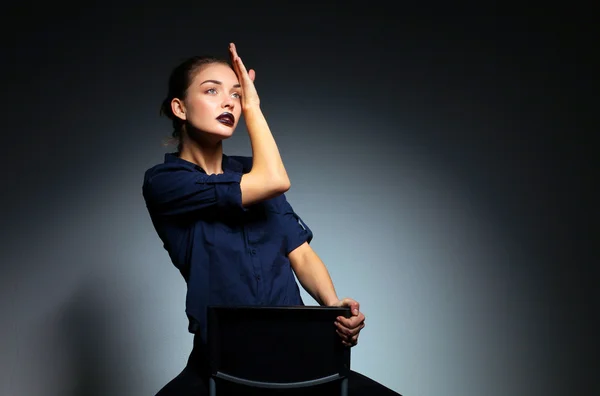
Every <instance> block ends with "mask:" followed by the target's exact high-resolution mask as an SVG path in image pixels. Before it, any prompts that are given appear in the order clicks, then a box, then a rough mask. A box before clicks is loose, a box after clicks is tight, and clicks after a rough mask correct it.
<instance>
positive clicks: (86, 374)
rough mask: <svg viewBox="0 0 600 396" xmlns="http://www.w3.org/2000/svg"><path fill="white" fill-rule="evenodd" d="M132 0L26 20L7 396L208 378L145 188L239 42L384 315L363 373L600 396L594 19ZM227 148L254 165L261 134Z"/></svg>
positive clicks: (375, 326) (505, 391)
mask: <svg viewBox="0 0 600 396" xmlns="http://www.w3.org/2000/svg"><path fill="white" fill-rule="evenodd" d="M119 4H120V6H118V7H117V6H114V7H113V6H109V5H107V3H105V5H104V6H102V7H100V6H95V7H93V8H91V9H88V10H83V9H73V8H71V9H70V11H66V10H69V9H68V8H65V11H64V12H63V11H59V10H58V9H57V8H53V9H50V8H48V9H40V8H38V7H37V6H36V7H34V6H33V5H26V6H19V7H17V6H11V7H9V8H8V9H7V10H6V12H5V13H4V14H3V17H2V21H1V22H2V31H3V35H2V38H1V40H2V46H3V49H4V51H2V52H3V54H2V57H3V60H2V68H3V73H2V77H3V89H2V91H1V95H2V107H1V109H2V110H1V111H2V114H1V115H2V117H1V120H2V125H3V137H4V139H3V140H4V144H3V146H4V152H3V155H2V157H1V160H0V161H1V164H2V166H3V168H2V169H3V172H2V183H1V186H2V196H1V199H2V212H3V213H2V223H1V224H2V228H1V229H2V249H1V265H2V266H1V272H0V280H1V285H0V286H1V288H0V315H1V317H2V326H1V327H0V394H1V395H6V396H21V395H27V396H30V395H31V396H34V395H40V396H41V395H44V396H51V395H52V396H54V395H56V396H76V395H77V396H80V395H85V396H96V395H98V396H100V395H111V396H121V395H123V396H130V395H136V396H137V395H152V394H154V393H155V392H156V391H157V390H158V389H159V388H160V387H161V386H162V385H164V384H165V383H166V382H167V381H168V380H170V379H171V378H172V377H174V376H175V375H176V374H177V373H179V371H180V370H181V369H182V368H183V366H184V364H185V360H186V358H187V354H188V353H189V350H190V348H191V340H192V338H191V335H189V334H188V333H187V331H186V330H187V321H186V317H185V313H184V298H185V287H184V286H185V285H184V282H183V280H182V279H181V277H180V275H179V273H178V272H177V271H176V270H175V268H174V267H173V266H172V265H171V264H170V262H169V260H168V257H167V254H166V252H165V251H164V250H163V249H162V246H161V244H160V242H159V240H158V237H157V236H156V235H155V232H154V229H153V228H152V224H151V222H150V220H149V217H148V214H147V212H146V209H145V206H144V202H143V199H142V196H141V183H142V176H143V172H144V170H145V169H146V168H148V167H150V166H152V165H154V164H155V163H157V162H160V161H162V156H163V153H164V152H165V151H168V150H169V149H168V148H165V147H163V146H162V145H161V142H162V140H163V138H165V137H166V136H168V134H169V133H170V128H169V123H168V122H167V120H165V119H161V118H159V117H158V107H159V104H160V102H161V100H162V98H163V95H164V94H165V90H166V81H167V77H168V73H169V72H170V70H171V68H172V67H173V66H174V65H175V64H176V63H177V62H179V61H180V60H182V59H183V58H184V57H187V56H189V55H192V54H197V53H213V54H217V55H221V56H226V47H227V43H228V42H229V41H235V42H236V43H237V44H238V46H239V50H240V54H241V56H242V57H243V59H244V60H245V62H246V64H247V65H248V66H249V67H253V68H255V69H256V70H257V82H256V84H257V87H258V91H259V93H260V95H261V100H262V105H263V109H264V112H265V114H266V116H267V119H268V121H269V123H270V125H271V128H272V130H273V132H274V135H275V137H276V140H277V142H278V144H279V147H280V149H281V152H282V155H283V158H284V161H285V163H286V165H287V169H288V171H289V174H290V176H291V180H292V188H291V190H290V191H289V193H288V194H287V195H288V198H289V200H290V201H291V203H292V205H293V206H294V208H295V209H296V211H297V212H298V213H299V214H300V215H301V216H302V217H303V219H304V220H305V221H306V223H308V224H309V225H310V226H311V228H312V229H313V231H314V233H315V239H314V242H313V243H312V245H313V247H314V249H315V250H316V251H317V252H318V253H319V254H320V256H321V257H322V258H323V260H324V262H325V263H326V264H327V266H328V268H329V270H330V272H331V274H332V277H333V279H334V282H335V284H336V287H337V290H338V293H339V295H340V296H350V297H353V298H355V299H356V300H358V301H359V302H360V303H361V306H362V309H363V311H364V312H365V314H366V316H367V327H366V328H365V330H364V331H363V333H362V335H361V341H360V344H359V345H358V346H357V347H356V348H354V349H353V369H354V370H356V371H359V372H361V373H363V374H365V375H368V376H370V377H371V378H373V379H375V380H377V381H379V382H381V383H383V384H385V385H387V386H388V387H390V388H392V389H394V390H396V391H398V392H400V393H402V394H403V395H410V396H417V395H419V396H421V395H423V396H441V395H445V396H465V395H486V396H501V395H502V396H504V395H559V394H560V395H564V394H571V395H574V394H586V395H592V394H600V384H599V380H598V377H599V376H598V372H599V369H600V367H599V358H598V342H597V341H596V337H597V334H598V333H599V330H600V329H599V326H598V324H597V320H596V319H597V317H598V312H599V309H598V308H599V296H598V288H597V285H598V270H597V266H598V261H597V257H596V256H593V254H592V253H593V252H592V248H594V247H595V246H596V245H597V236H594V235H593V234H592V233H591V230H592V225H596V224H597V217H596V216H597V208H592V206H591V205H590V204H591V203H592V202H594V200H593V199H592V193H593V189H592V187H591V184H592V181H593V179H592V175H593V168H592V166H593V164H592V153H593V150H592V146H591V139H590V135H588V134H585V133H584V130H585V129H586V128H587V127H589V126H590V125H591V117H589V114H590V110H591V109H593V108H597V105H598V100H597V91H595V90H594V88H593V83H594V80H593V77H594V75H593V73H592V71H593V70H595V67H596V65H593V64H592V63H591V62H592V61H593V58H592V53H593V52H594V51H595V47H594V45H595V44H593V41H592V40H591V38H590V32H591V30H590V29H589V28H588V26H589V25H588V24H587V22H588V21H586V20H585V19H581V17H579V18H571V17H569V18H567V17H563V18H562V19H556V18H554V19H550V18H548V17H547V16H543V17H541V16H540V17H537V18H535V17H533V16H529V17H527V18H525V17H523V18H515V17H510V18H507V17H494V18H490V17H483V16H481V14H480V16H477V17H475V16H469V17H467V16H465V15H467V14H468V12H469V10H467V9H462V10H450V9H447V10H438V11H439V15H453V16H445V17H435V18H434V17H431V16H430V17H427V18H425V17H419V18H417V17H416V16H413V15H409V12H408V11H409V10H407V9H406V8H403V6H402V5H401V6H400V8H403V9H402V10H401V11H399V13H395V12H392V11H391V10H389V9H386V8H384V7H379V8H373V7H372V6H371V7H365V6H362V7H358V6H357V7H354V6H349V5H348V3H346V5H345V6H343V7H334V6H319V7H318V8H314V7H313V8H308V6H302V7H295V6H291V7H289V8H290V10H289V11H287V12H283V11H281V10H275V9H269V8H266V7H264V8H262V9H260V10H258V9H256V8H247V9H246V10H243V9H241V8H239V7H229V8H227V6H231V5H232V4H230V3H227V4H225V3H222V4H221V5H223V6H224V7H223V8H218V7H208V6H207V5H206V4H203V3H199V2H196V3H185V4H181V5H180V6H177V7H174V5H170V7H171V8H169V10H166V7H164V8H165V9H162V10H161V9H158V8H141V7H137V8H131V9H127V8H126V7H124V3H119ZM215 4H216V3H215ZM54 6H56V5H54ZM470 11H472V14H471V15H475V14H476V12H477V10H470ZM546 11H547V10H546ZM67 12H71V13H73V14H72V15H71V16H67V15H66V13H67ZM457 15H463V16H462V17H458V16H457ZM11 21H12V22H15V21H16V22H18V24H17V25H18V26H17V27H15V28H10V27H9V26H8V23H9V22H11ZM225 151H226V152H227V153H229V154H244V155H248V154H250V148H249V144H248V139H247V135H246V133H245V129H244V127H243V126H240V128H239V129H238V130H237V131H236V134H235V135H234V137H233V138H232V139H230V140H229V141H227V142H226V143H225ZM594 184H597V183H594ZM303 296H304V298H305V302H306V303H307V304H314V301H313V300H312V299H311V298H310V297H309V296H308V295H307V294H306V293H304V294H303Z"/></svg>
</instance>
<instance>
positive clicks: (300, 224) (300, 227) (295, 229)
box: [280, 196, 313, 255]
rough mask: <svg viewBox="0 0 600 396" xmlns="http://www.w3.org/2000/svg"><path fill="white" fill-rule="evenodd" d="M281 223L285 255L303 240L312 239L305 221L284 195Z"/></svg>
mask: <svg viewBox="0 0 600 396" xmlns="http://www.w3.org/2000/svg"><path fill="white" fill-rule="evenodd" d="M280 211H281V218H282V220H281V224H282V228H283V233H284V235H285V241H286V252H285V253H286V255H287V254H289V253H290V252H291V251H293V250H294V249H296V248H297V247H298V246H300V245H302V244H303V243H304V242H308V243H310V241H311V240H312V239H313V232H312V231H311V229H310V228H309V227H308V225H306V223H305V222H304V221H303V220H302V219H301V218H300V216H298V214H297V213H296V212H295V211H294V209H293V208H292V206H291V205H290V204H289V202H288V201H287V199H285V196H283V199H282V202H281V206H280Z"/></svg>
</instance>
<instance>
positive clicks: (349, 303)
mask: <svg viewBox="0 0 600 396" xmlns="http://www.w3.org/2000/svg"><path fill="white" fill-rule="evenodd" d="M342 306H344V307H349V308H350V312H352V315H358V313H359V312H360V304H359V303H358V301H355V300H353V299H351V298H344V299H343V300H342Z"/></svg>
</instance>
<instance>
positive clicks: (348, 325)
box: [333, 298, 365, 347]
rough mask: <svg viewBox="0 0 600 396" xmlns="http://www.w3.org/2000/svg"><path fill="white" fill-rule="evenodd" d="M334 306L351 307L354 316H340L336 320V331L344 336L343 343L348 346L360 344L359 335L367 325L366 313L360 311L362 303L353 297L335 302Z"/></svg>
mask: <svg viewBox="0 0 600 396" xmlns="http://www.w3.org/2000/svg"><path fill="white" fill-rule="evenodd" d="M333 306H334V307H350V312H351V313H352V316H350V317H349V318H345V317H343V316H338V317H337V320H336V321H335V326H336V331H337V333H338V334H339V335H340V337H341V338H342V343H343V344H344V345H346V346H348V347H353V346H355V345H356V344H358V335H359V333H360V331H361V330H362V329H364V327H365V315H363V313H362V312H360V304H359V303H358V302H357V301H354V300H353V299H351V298H344V299H342V300H339V301H337V302H336V303H335V304H333Z"/></svg>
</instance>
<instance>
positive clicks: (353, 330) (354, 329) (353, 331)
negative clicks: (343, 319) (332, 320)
mask: <svg viewBox="0 0 600 396" xmlns="http://www.w3.org/2000/svg"><path fill="white" fill-rule="evenodd" d="M336 326H337V329H336V330H337V331H340V332H341V333H343V334H346V335H348V336H354V335H357V334H358V333H360V331H361V330H362V329H364V328H365V324H364V322H363V323H360V324H358V325H357V326H351V327H350V326H343V325H341V324H339V323H336Z"/></svg>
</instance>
